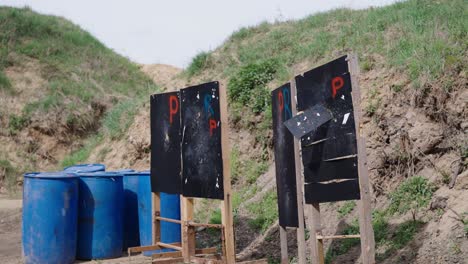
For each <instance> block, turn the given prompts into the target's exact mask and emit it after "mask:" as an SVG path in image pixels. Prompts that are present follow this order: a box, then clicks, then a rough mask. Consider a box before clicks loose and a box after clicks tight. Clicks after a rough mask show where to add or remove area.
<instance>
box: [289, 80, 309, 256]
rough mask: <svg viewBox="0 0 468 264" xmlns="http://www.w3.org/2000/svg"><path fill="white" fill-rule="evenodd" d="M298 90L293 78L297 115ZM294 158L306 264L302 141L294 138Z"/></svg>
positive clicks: (299, 240)
mask: <svg viewBox="0 0 468 264" xmlns="http://www.w3.org/2000/svg"><path fill="white" fill-rule="evenodd" d="M296 105H297V90H296V80H295V79H292V80H291V109H292V115H293V116H295V115H297V107H296ZM294 160H295V163H296V164H295V167H296V192H297V213H298V215H297V216H298V223H299V227H298V228H297V230H296V231H297V256H298V263H299V264H306V261H307V259H306V242H305V227H304V198H303V197H304V192H303V183H302V175H303V169H302V159H301V142H300V141H299V140H298V139H297V138H294Z"/></svg>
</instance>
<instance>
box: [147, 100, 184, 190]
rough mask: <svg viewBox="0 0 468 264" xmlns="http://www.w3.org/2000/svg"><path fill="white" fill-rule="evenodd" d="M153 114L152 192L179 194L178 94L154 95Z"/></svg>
mask: <svg viewBox="0 0 468 264" xmlns="http://www.w3.org/2000/svg"><path fill="white" fill-rule="evenodd" d="M150 103H151V111H150V116H151V117H150V119H151V191H152V192H165V193H172V194H180V193H181V191H182V188H181V180H182V178H181V154H182V152H181V145H180V143H181V135H180V100H179V92H171V93H163V94H155V95H152V96H151V98H150Z"/></svg>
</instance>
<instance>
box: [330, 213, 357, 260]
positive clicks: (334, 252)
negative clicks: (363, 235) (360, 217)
mask: <svg viewBox="0 0 468 264" xmlns="http://www.w3.org/2000/svg"><path fill="white" fill-rule="evenodd" d="M342 234H343V235H355V234H359V223H358V221H357V219H355V220H354V221H353V222H352V223H351V224H350V225H348V226H347V227H346V228H345V229H344V230H343V233H342ZM359 241H360V240H359V238H349V239H343V240H340V241H339V242H337V243H336V244H335V245H333V246H332V247H330V249H329V250H328V251H327V253H326V255H325V263H327V264H329V263H331V262H332V260H333V259H335V258H336V257H337V256H339V255H343V254H345V253H347V252H348V251H349V250H350V249H351V248H353V247H355V246H357V245H358V244H359Z"/></svg>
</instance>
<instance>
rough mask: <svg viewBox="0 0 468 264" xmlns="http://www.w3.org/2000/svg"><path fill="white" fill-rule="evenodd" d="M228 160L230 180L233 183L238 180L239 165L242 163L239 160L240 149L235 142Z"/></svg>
mask: <svg viewBox="0 0 468 264" xmlns="http://www.w3.org/2000/svg"><path fill="white" fill-rule="evenodd" d="M230 162H231V181H232V183H233V184H235V183H236V182H237V181H238V180H239V177H240V176H241V173H240V169H241V168H240V167H241V165H242V163H241V160H240V150H239V147H238V146H237V145H236V144H234V145H233V146H232V149H231V159H230Z"/></svg>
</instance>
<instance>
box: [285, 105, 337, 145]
mask: <svg viewBox="0 0 468 264" xmlns="http://www.w3.org/2000/svg"><path fill="white" fill-rule="evenodd" d="M330 119H332V115H331V111H330V110H328V109H326V108H325V107H324V106H323V105H321V104H316V105H314V106H313V107H311V108H309V109H307V110H305V111H304V112H303V113H301V114H298V115H296V116H294V117H292V118H290V119H289V120H286V121H284V125H285V126H286V127H287V128H288V130H289V131H290V132H291V133H292V134H293V135H294V136H295V137H297V138H299V139H300V138H302V137H303V136H304V135H307V134H315V132H316V131H317V129H318V128H319V127H321V126H322V125H323V124H325V123H326V122H328V121H330Z"/></svg>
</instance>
